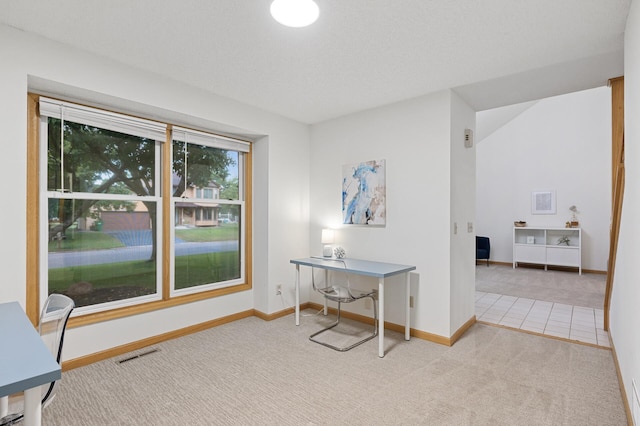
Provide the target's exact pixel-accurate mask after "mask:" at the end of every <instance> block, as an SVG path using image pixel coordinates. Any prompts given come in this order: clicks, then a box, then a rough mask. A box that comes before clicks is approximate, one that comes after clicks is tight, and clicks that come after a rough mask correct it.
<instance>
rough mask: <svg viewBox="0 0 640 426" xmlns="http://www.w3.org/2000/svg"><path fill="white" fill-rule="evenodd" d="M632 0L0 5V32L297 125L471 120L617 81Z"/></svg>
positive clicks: (56, 0) (148, 0) (145, 0)
mask: <svg viewBox="0 0 640 426" xmlns="http://www.w3.org/2000/svg"><path fill="white" fill-rule="evenodd" d="M630 1H631V0H522V1H513V0H483V1H478V0H447V1H441V0H393V1H392V0H387V1H381V0H316V2H317V4H318V6H319V7H320V18H319V19H318V21H317V22H316V23H315V24H314V25H312V26H310V27H307V28H302V29H293V28H287V27H283V26H281V25H280V24H278V23H277V22H275V21H274V20H273V19H272V18H271V16H270V15H269V6H270V3H271V1H270V0H180V1H175V0H136V1H131V0H111V1H104V0H101V1H98V0H82V1H77V0H48V1H37V0H0V10H1V13H0V23H4V24H6V25H9V26H12V27H15V28H18V29H21V30H24V31H28V32H31V33H36V34H39V35H41V36H43V37H46V38H49V39H52V40H56V41H59V42H62V43H65V44H68V45H71V46H75V47H78V48H81V49H84V50H87V51H90V52H94V53H96V54H98V55H101V56H105V57H109V58H111V59H114V60H117V61H119V62H122V63H125V64H128V65H130V66H132V67H136V68H140V69H144V70H148V71H149V72H153V73H159V74H162V75H165V76H167V77H169V78H172V79H175V80H178V81H181V82H186V83H188V84H191V85H193V86H195V87H197V88H200V89H202V90H205V91H209V92H212V93H216V94H218V95H222V96H225V97H228V98H231V99H235V100H238V101H241V102H244V103H246V104H249V105H254V106H257V107H260V108H262V109H265V110H268V111H272V112H275V113H277V114H280V115H282V116H285V117H288V118H291V119H294V120H297V121H300V122H303V123H318V122H321V121H324V120H328V119H331V118H335V117H338V116H342V115H346V114H349V113H353V112H356V111H360V110H365V109H369V108H373V107H377V106H380V105H384V104H388V103H392V102H396V101H400V100H403V99H408V98H412V97H416V96H420V95H423V94H427V93H431V92H435V91H438V90H443V89H448V88H455V90H456V91H457V92H458V93H459V94H460V95H461V96H462V97H463V98H464V99H466V100H467V102H469V104H470V105H472V106H473V107H474V108H476V109H478V110H481V109H487V108H494V107H498V106H502V105H507V104H510V103H516V102H522V101H528V100H532V99H536V98H541V97H544V96H550V95H557V94H561V93H568V92H571V91H575V90H582V89H586V88H591V87H596V86H600V85H603V84H606V81H607V79H608V78H611V77H615V76H618V75H621V74H622V70H623V55H622V51H623V32H624V26H625V20H626V16H627V13H628V10H629V7H630Z"/></svg>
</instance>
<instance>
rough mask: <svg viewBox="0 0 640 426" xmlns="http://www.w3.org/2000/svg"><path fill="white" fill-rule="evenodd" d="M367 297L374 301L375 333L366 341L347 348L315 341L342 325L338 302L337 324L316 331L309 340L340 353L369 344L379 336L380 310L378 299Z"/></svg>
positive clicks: (366, 338) (360, 341)
mask: <svg viewBox="0 0 640 426" xmlns="http://www.w3.org/2000/svg"><path fill="white" fill-rule="evenodd" d="M367 297H371V300H372V302H373V317H374V321H373V333H372V334H370V335H368V336H367V337H365V338H364V339H362V340H359V341H357V342H355V343H353V344H352V345H349V346H345V347H340V346H334V345H332V344H330V343H326V342H321V341H319V340H316V339H314V337H315V336H317V335H319V334H321V333H324V332H325V331H328V330H331V329H332V328H334V327H335V326H337V325H338V324H339V323H340V311H341V309H340V307H341V306H340V305H341V304H340V302H338V315H337V320H336V322H334V323H333V324H331V325H330V326H328V327H326V328H323V329H322V330H320V331H316V332H315V333H313V334H312V335H311V336H309V340H311V341H312V342H315V343H319V344H321V345H322V346H326V347H328V348H331V349H333V350H336V351H339V352H346V351H348V350H349V349H353V348H355V347H356V346H359V345H361V344H363V343H364V342H368V341H369V340H371V339H373V338H374V337H376V336H377V335H378V309H377V301H376V299H375V297H374V296H373V295H372V296H367Z"/></svg>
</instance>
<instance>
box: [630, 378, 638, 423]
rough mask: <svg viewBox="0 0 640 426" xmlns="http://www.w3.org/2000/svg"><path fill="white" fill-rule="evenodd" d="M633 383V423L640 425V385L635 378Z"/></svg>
mask: <svg viewBox="0 0 640 426" xmlns="http://www.w3.org/2000/svg"><path fill="white" fill-rule="evenodd" d="M631 384H632V385H633V386H632V387H633V395H631V400H632V401H631V406H632V408H631V417H632V418H633V424H634V425H636V426H640V396H638V387H637V386H636V381H635V380H634V379H631Z"/></svg>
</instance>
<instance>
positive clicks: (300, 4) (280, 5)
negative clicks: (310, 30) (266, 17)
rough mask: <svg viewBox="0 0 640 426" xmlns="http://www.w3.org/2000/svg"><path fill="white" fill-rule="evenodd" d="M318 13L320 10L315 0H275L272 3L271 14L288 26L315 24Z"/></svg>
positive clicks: (297, 26)
mask: <svg viewBox="0 0 640 426" xmlns="http://www.w3.org/2000/svg"><path fill="white" fill-rule="evenodd" d="M318 15H320V10H319V9H318V5H317V4H316V3H315V2H314V1H313V0H274V1H273V3H271V16H273V19H275V20H276V21H278V22H280V23H281V24H282V25H286V26H287V27H294V28H300V27H306V26H307V25H311V24H313V23H314V22H315V21H316V19H318Z"/></svg>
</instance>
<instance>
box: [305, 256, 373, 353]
mask: <svg viewBox="0 0 640 426" xmlns="http://www.w3.org/2000/svg"><path fill="white" fill-rule="evenodd" d="M327 261H332V262H341V263H342V265H343V266H344V267H345V268H346V263H345V261H343V260H333V259H332V260H327ZM345 275H346V283H345V284H343V285H339V284H330V283H328V282H326V283H325V286H324V287H319V286H316V281H315V273H314V270H313V268H311V283H312V285H313V289H314V290H315V291H317V292H318V293H320V294H322V295H323V296H324V297H325V299H327V300H331V301H333V302H337V303H338V314H337V319H336V321H335V322H334V323H333V324H331V325H330V326H328V327H326V328H323V329H322V330H320V331H317V332H315V333H313V334H312V335H311V336H309V340H311V341H312V342H315V343H319V344H321V345H323V346H326V347H328V348H331V349H334V350H336V351H340V352H345V351H348V350H349V349H353V348H355V347H356V346H358V345H361V344H363V343H364V342H367V341H369V340H371V339H373V338H374V337H376V336H377V335H378V309H377V301H376V295H377V293H376V291H375V290H356V289H353V288H351V283H350V281H349V274H345ZM366 297H369V298H371V300H372V302H373V318H374V324H373V332H372V333H371V334H369V335H367V336H366V337H365V338H364V339H361V340H358V341H357V342H355V343H353V344H351V345H348V346H335V345H332V344H330V343H327V342H322V341H319V340H317V339H315V337H316V336H318V335H319V334H322V333H324V332H325V331H328V330H331V329H332V328H334V327H337V326H338V324H340V310H341V309H340V308H341V305H342V303H351V302H355V301H356V300H360V299H364V298H366Z"/></svg>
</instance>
